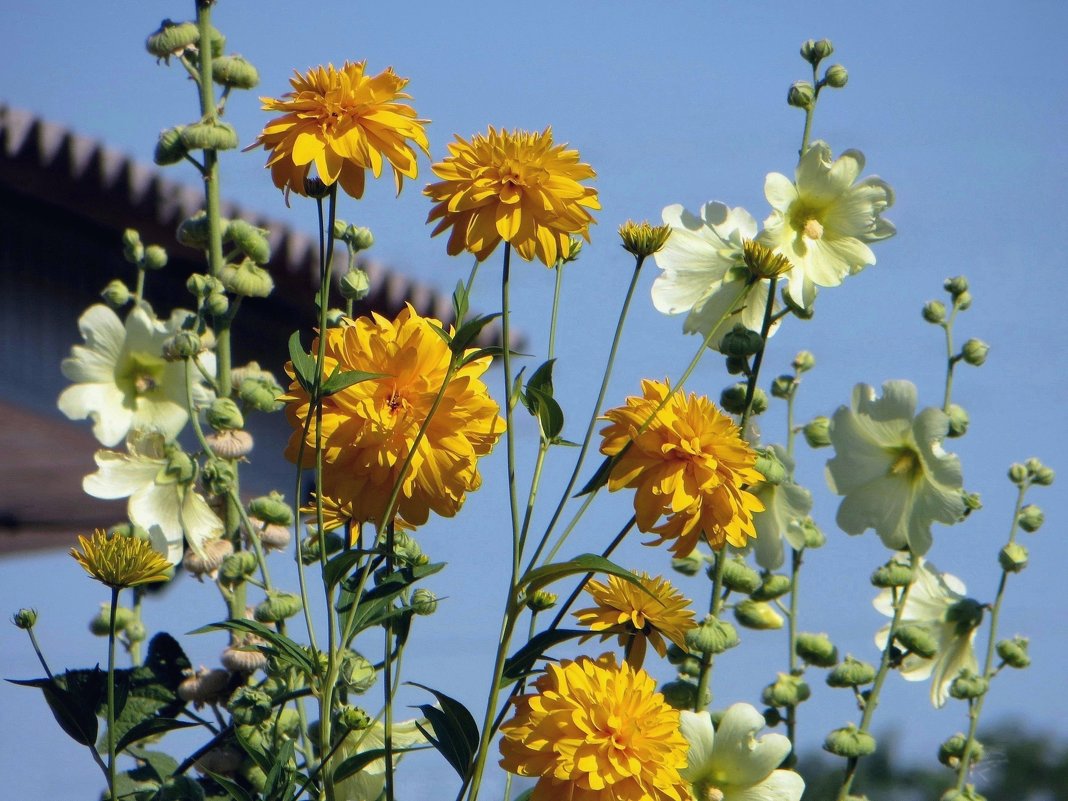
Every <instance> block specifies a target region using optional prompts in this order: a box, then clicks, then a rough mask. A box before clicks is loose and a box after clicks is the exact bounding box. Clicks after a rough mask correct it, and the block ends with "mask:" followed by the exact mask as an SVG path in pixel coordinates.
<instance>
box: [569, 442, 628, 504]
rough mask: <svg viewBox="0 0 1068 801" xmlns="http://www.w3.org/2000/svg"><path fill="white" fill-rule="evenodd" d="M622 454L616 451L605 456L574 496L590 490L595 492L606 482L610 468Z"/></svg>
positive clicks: (579, 495)
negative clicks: (611, 454)
mask: <svg viewBox="0 0 1068 801" xmlns="http://www.w3.org/2000/svg"><path fill="white" fill-rule="evenodd" d="M622 455H623V453H622V452H620V453H617V454H616V455H615V456H606V457H605V458H604V461H603V462H601V465H600V467H598V468H597V471H596V472H595V473H594V474H593V476H592V477H591V478H590V480H589V481H587V482H586V486H584V487H583V488H582V489H580V490H579V491H578V492H577V493H576V494H575V497H576V498H581V497H582V496H583V495H589V494H590V493H591V492H596V491H597V490H599V489H600V488H601V487H603V486H604V485H605V484H607V483H608V478H609V476H611V475H612V468H613V467H615V466H616V462H618V461H619V459H620V457H621V456H622Z"/></svg>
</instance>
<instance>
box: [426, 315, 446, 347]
mask: <svg viewBox="0 0 1068 801" xmlns="http://www.w3.org/2000/svg"><path fill="white" fill-rule="evenodd" d="M427 325H429V326H430V330H431V331H433V332H434V333H435V334H437V335H438V337H439V338H440V339H441V341H442V342H444V343H445V344H446V345H451V344H452V335H451V334H449V332H448V331H446V330H445V329H444V328H442V327H441V326H440V325H436V324H435V323H432V322H430V321H427Z"/></svg>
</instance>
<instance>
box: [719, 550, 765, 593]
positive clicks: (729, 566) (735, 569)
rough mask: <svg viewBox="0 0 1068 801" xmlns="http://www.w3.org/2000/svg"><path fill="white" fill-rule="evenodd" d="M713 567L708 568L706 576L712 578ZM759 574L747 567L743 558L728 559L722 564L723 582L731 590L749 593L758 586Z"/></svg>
mask: <svg viewBox="0 0 1068 801" xmlns="http://www.w3.org/2000/svg"><path fill="white" fill-rule="evenodd" d="M714 573H715V567H714V566H710V567H709V568H708V576H709V578H712V577H713V575H714ZM760 583H761V582H760V574H759V573H757V572H756V571H755V570H753V568H751V567H749V565H747V564H746V563H745V560H743V559H738V558H734V559H728V560H727V561H726V562H725V563H724V565H723V584H724V586H726V587H727V589H729V590H732V591H733V592H742V593H745V594H746V595H749V594H750V593H751V592H753V590H755V589H756V588H757V587H759V586H760Z"/></svg>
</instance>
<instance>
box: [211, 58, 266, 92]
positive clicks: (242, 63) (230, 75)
mask: <svg viewBox="0 0 1068 801" xmlns="http://www.w3.org/2000/svg"><path fill="white" fill-rule="evenodd" d="M211 79H212V80H213V81H215V83H217V84H219V86H225V87H227V88H230V89H254V88H256V86H257V84H259V82H260V73H259V72H258V71H257V70H256V68H255V67H254V66H253V65H252V63H251V62H249V61H247V60H246V59H245V58H243V57H242V56H219V57H217V58H214V59H212V62H211Z"/></svg>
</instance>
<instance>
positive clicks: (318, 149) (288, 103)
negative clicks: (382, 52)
mask: <svg viewBox="0 0 1068 801" xmlns="http://www.w3.org/2000/svg"><path fill="white" fill-rule="evenodd" d="M365 63H366V62H363V61H360V62H357V63H353V62H345V64H344V66H343V67H342V68H341V69H340V70H338V69H335V68H334V65H333V64H328V65H327V66H325V67H322V66H320V67H316V68H314V69H311V70H309V71H308V72H307V74H305V75H301V74H300V73H299V72H298V73H296V74H295V77H293V78H291V79H290V81H289V83H290V84H291V85H292V87H293V91H292V92H287V93H286V94H285V95H284V96H283V97H282V98H280V99H277V100H276V99H274V98H270V97H264V98H260V99H261V100H262V101H263V109H264V111H280V112H282V116H281V117H278V118H276V119H274V120H271V121H270V122H269V123H267V126H266V127H265V128H264V129H263V132H262V133H261V134H260V135H259V137H258V138H257V139H256V141H255V142H253V143H252V145H251V146H250V147H249V148H247V149H251V148H254V147H256V146H257V145H263V149H264V150H267V151H268V152H269V153H270V157H269V158H268V159H267V166H268V167H269V168H270V170H271V178H272V180H273V181H274V185H275V186H277V187H278V188H279V189H281V190H283V191H284V192H285V193H286V195H287V196H288V194H289V193H290V192H296V193H297V194H298V195H307V191H306V189H305V186H304V181H305V179H306V178H307V177H308V175H309V173H310V172H311V168H312V166H314V167H315V172H316V175H317V177H318V178H319V179H320V180H321V181H322V182H323V183H324V184H326V185H327V186H332V185H333V184H334V183H335V182H337V183H340V184H341V188H342V189H343V190H344V191H345V192H346V193H347V194H349V195H351V196H352V197H354V198H360V197H362V196H363V189H364V172H365V170H368V169H370V170H371V172H372V173H373V174H374V176H375V178H378V177H379V176H380V175H381V174H382V166H383V164H384V163H385V162H387V161H388V162H389V165H390V167H392V168H393V178H394V181H395V182H396V185H397V193H398V194H399V193H400V190H401V185H402V184H403V183H404V178H405V177H408V178H415V177H416V175H417V174H418V166H417V165H416V152H415V146H417V147H419V149H420V150H422V151H423V152H424V153H426V154H427V155H428V156H429V155H430V150H429V143H428V142H427V138H426V133H425V132H424V131H423V126H424V124H426V122H427V121H426V120H420V119H416V116H415V110H414V109H413V108H412V107H411V106H409V105H406V104H404V103H402V102H399V101H402V100H409V99H410V98H411V96H410V95H408V94H406V93H405V92H404V91H403V89H404V87H405V86H407V85H408V79H407V78H401V77H399V76H398V75H396V74H395V73H394V72H393V69H392V68H390V69H387V70H386V71H385V72H381V73H379V74H378V75H375V76H368V75H365V74H364V65H365Z"/></svg>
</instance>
